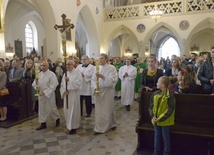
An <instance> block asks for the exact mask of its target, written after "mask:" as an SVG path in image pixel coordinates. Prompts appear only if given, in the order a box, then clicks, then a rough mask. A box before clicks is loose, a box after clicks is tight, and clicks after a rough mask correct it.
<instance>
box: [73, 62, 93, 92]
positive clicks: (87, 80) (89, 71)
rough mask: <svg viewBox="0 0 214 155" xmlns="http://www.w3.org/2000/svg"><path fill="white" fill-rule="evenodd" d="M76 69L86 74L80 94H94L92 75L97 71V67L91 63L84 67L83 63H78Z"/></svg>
mask: <svg viewBox="0 0 214 155" xmlns="http://www.w3.org/2000/svg"><path fill="white" fill-rule="evenodd" d="M76 69H77V70H79V71H80V72H81V73H83V74H84V77H83V81H82V89H81V90H80V95H83V96H91V95H92V89H91V78H92V75H93V74H94V73H95V67H94V66H93V65H91V64H89V65H88V66H87V67H84V66H83V65H78V66H77V68H76Z"/></svg>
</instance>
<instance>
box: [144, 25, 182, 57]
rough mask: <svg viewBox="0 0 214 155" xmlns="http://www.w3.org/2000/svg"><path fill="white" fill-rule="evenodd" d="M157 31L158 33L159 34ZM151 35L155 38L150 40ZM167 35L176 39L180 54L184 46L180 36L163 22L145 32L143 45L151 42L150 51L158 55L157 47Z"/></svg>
mask: <svg viewBox="0 0 214 155" xmlns="http://www.w3.org/2000/svg"><path fill="white" fill-rule="evenodd" d="M157 33H159V36H158V34H157ZM152 37H154V38H155V39H156V40H155V41H154V40H151V38H152ZM167 37H172V38H173V39H175V40H176V41H177V43H178V46H179V48H180V52H181V53H180V54H182V53H183V49H184V46H183V42H182V39H181V37H180V36H179V34H178V33H177V31H176V30H175V29H174V28H173V27H172V26H170V25H169V24H167V23H164V22H160V23H158V24H157V25H155V26H154V27H153V28H152V29H151V30H150V31H149V32H148V33H147V35H146V36H145V39H144V40H145V42H144V46H145V47H146V46H148V44H149V45H150V44H151V42H152V43H153V46H154V48H152V49H151V47H150V52H151V53H153V54H156V55H158V51H159V50H158V48H160V46H161V45H162V43H163V42H164V40H165V39H166V38H167Z"/></svg>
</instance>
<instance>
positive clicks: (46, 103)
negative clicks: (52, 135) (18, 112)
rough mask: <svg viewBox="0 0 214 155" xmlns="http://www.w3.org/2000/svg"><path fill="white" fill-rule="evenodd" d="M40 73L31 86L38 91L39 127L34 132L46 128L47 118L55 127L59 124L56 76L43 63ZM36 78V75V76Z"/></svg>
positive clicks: (46, 63)
mask: <svg viewBox="0 0 214 155" xmlns="http://www.w3.org/2000/svg"><path fill="white" fill-rule="evenodd" d="M40 68H41V72H40V73H39V74H38V81H37V79H35V80H34V82H33V84H32V86H33V87H34V88H35V89H37V88H38V91H39V97H38V101H39V113H38V114H39V123H41V125H40V127H38V128H37V129H36V130H42V129H45V128H46V126H47V125H46V122H47V120H48V118H51V119H52V120H54V121H56V126H59V124H60V115H59V111H58V109H57V106H56V98H55V90H56V87H57V85H58V80H57V77H56V75H55V74H54V73H53V72H52V71H50V70H49V69H48V68H49V63H48V62H47V61H43V62H42V63H41V65H40ZM36 76H37V75H36Z"/></svg>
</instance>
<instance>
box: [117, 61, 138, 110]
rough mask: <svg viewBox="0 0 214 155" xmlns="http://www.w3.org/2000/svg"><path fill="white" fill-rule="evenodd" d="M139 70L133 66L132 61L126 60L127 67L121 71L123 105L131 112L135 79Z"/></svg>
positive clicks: (123, 67)
mask: <svg viewBox="0 0 214 155" xmlns="http://www.w3.org/2000/svg"><path fill="white" fill-rule="evenodd" d="M136 76H137V69H136V68H135V67H134V66H132V65H131V60H130V59H127V60H126V65H125V66H122V67H121V68H120V69H119V78H120V79H121V83H122V85H121V103H122V104H123V105H125V106H126V109H127V111H130V105H131V104H132V102H133V99H134V86H135V78H136Z"/></svg>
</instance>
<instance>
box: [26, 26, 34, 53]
mask: <svg viewBox="0 0 214 155" xmlns="http://www.w3.org/2000/svg"><path fill="white" fill-rule="evenodd" d="M33 38H34V37H33V29H32V27H31V26H30V24H29V23H28V24H26V26H25V44H26V45H25V46H26V52H27V53H30V52H31V50H32V49H33V47H34V39H33Z"/></svg>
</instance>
